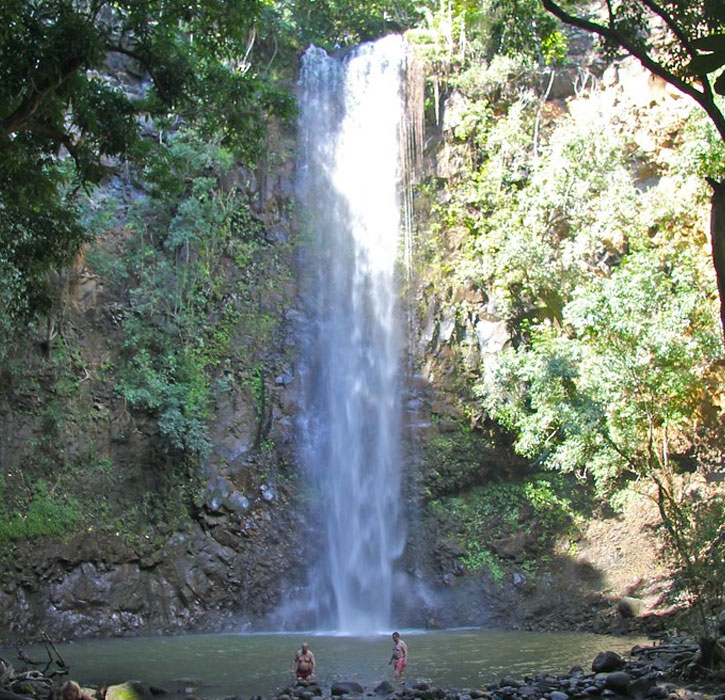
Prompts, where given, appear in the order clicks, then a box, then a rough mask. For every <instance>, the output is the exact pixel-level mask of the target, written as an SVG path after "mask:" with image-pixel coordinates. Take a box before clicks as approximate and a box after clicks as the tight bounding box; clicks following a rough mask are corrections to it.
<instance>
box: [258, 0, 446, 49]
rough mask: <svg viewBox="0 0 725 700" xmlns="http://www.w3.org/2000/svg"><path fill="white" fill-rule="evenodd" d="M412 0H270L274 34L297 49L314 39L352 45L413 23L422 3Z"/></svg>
mask: <svg viewBox="0 0 725 700" xmlns="http://www.w3.org/2000/svg"><path fill="white" fill-rule="evenodd" d="M427 4H432V3H431V2H430V1H428V2H423V3H420V2H412V1H411V0H372V1H371V2H356V1H355V0H315V1H314V2H309V1H307V0H282V1H281V2H270V3H269V5H270V15H271V16H272V17H274V20H275V24H274V25H273V26H274V29H275V31H276V34H277V36H281V37H282V38H283V40H286V41H287V42H289V43H290V44H291V45H292V46H293V47H294V48H295V49H296V50H300V49H302V50H304V49H305V48H306V47H307V46H308V45H309V44H311V43H314V44H316V45H317V46H322V47H323V48H325V49H335V48H340V47H344V46H353V45H355V44H358V43H360V42H362V41H369V40H371V39H376V38H378V37H381V36H384V35H385V34H390V33H392V32H402V31H405V30H406V29H408V28H409V27H411V26H414V25H415V24H416V23H417V22H418V21H419V20H420V16H421V7H422V6H423V7H424V6H425V5H427Z"/></svg>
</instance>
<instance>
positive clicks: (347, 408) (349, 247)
mask: <svg viewBox="0 0 725 700" xmlns="http://www.w3.org/2000/svg"><path fill="white" fill-rule="evenodd" d="M405 61H406V52H405V42H404V40H403V39H402V38H400V37H397V36H389V37H386V38H384V39H381V40H379V41H377V42H375V43H373V44H364V45H362V46H360V47H358V48H357V49H356V50H355V51H354V53H352V54H349V55H348V56H346V57H345V58H343V59H339V60H338V59H335V58H332V57H330V56H328V55H327V54H326V53H325V52H324V51H322V50H321V49H318V48H315V47H311V48H310V49H309V50H308V51H307V53H306V54H305V56H304V59H303V64H302V72H301V77H300V80H299V89H300V116H299V126H300V151H301V155H300V163H299V183H298V184H299V197H300V201H301V203H302V205H303V220H304V226H305V231H306V232H307V233H308V235H309V240H308V245H307V248H306V253H307V261H306V262H307V270H308V273H309V276H308V279H307V282H306V286H305V288H304V294H305V299H306V303H307V310H308V315H309V319H308V322H309V327H308V333H309V337H308V338H307V339H306V340H305V343H306V347H305V348H304V350H303V354H304V355H305V356H306V358H307V359H306V364H305V367H304V369H303V372H302V378H303V392H304V401H305V407H304V415H303V418H302V421H301V426H300V427H301V435H300V441H301V445H302V459H303V462H304V465H305V468H306V470H307V473H308V478H309V484H310V487H311V490H310V501H311V510H312V517H313V518H315V522H316V525H317V527H316V529H315V532H319V536H318V535H315V536H314V541H313V542H307V543H306V545H307V548H308V549H310V550H311V551H312V552H313V556H312V561H311V562H310V577H311V578H310V581H311V583H310V585H309V589H308V591H307V593H306V595H308V596H309V600H310V603H311V607H312V608H313V617H314V619H313V624H314V625H315V626H316V627H317V628H327V629H335V630H337V631H339V632H342V633H356V634H364V633H370V632H374V631H379V630H382V629H384V628H387V627H388V626H389V625H390V624H391V620H390V616H391V607H392V596H393V565H394V563H395V561H396V559H397V558H398V557H399V556H400V554H401V552H402V548H403V544H404V539H405V533H404V531H403V525H402V522H401V518H400V490H401V475H400V471H401V470H400V426H401V416H400V413H401V407H400V393H401V392H400V376H399V370H400V367H399V364H400V355H401V341H402V338H401V335H402V324H401V320H400V318H399V313H398V308H397V289H396V278H397V276H396V260H397V259H398V257H399V249H400V247H401V244H400V243H399V232H400V230H401V228H402V224H403V222H402V221H401V216H400V212H401V201H400V190H401V182H402V179H403V172H402V171H403V165H402V159H401V156H400V153H401V141H403V139H401V133H402V132H403V131H404V129H403V124H404V118H403V117H404V109H405V96H404V92H405V91H404V83H403V80H404V69H405ZM403 247H404V246H403Z"/></svg>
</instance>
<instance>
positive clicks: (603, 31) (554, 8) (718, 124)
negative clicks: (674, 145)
mask: <svg viewBox="0 0 725 700" xmlns="http://www.w3.org/2000/svg"><path fill="white" fill-rule="evenodd" d="M542 2H543V5H544V7H545V8H546V10H547V11H549V12H550V13H551V14H553V15H554V16H555V17H557V18H558V19H559V20H561V21H562V22H564V24H568V25H570V26H572V27H578V28H579V29H583V30H584V31H587V32H590V33H593V34H597V35H599V36H601V37H602V38H604V39H608V40H609V41H611V42H612V43H614V44H616V45H617V46H620V47H621V48H623V49H624V50H625V51H627V52H628V53H629V54H630V55H632V56H634V57H635V58H636V59H637V60H638V61H639V62H640V63H641V64H642V65H643V66H644V67H645V68H646V69H647V70H649V71H650V72H651V73H654V75H656V76H658V77H660V78H662V79H663V80H665V81H666V82H668V83H670V85H673V86H674V87H676V88H677V89H678V90H679V91H680V92H683V93H684V94H685V95H688V96H690V97H692V99H693V100H695V101H696V102H697V103H698V104H699V105H700V106H701V107H702V108H703V109H704V110H705V112H706V113H707V115H708V116H709V117H710V119H711V120H712V122H713V124H714V125H715V128H716V129H717V130H718V133H719V134H720V137H721V138H722V139H723V141H725V117H723V114H722V113H721V112H720V110H719V109H718V108H717V106H716V105H715V102H714V100H713V98H712V92H711V90H710V87H709V86H710V84H709V82H708V79H707V76H706V75H700V76H698V78H699V79H700V81H701V83H702V85H703V86H705V85H707V88H704V87H703V90H702V91H700V90H698V89H697V88H695V87H694V86H693V85H690V84H689V83H688V82H686V81H685V80H683V79H682V78H680V77H678V76H677V75H675V74H674V73H672V72H671V71H669V70H668V69H667V68H665V67H664V66H663V65H661V64H660V63H657V62H656V61H655V60H654V59H653V58H652V57H651V56H650V55H649V54H648V53H647V51H646V50H644V49H643V48H642V47H641V46H638V45H637V44H636V43H635V42H633V41H631V40H630V39H629V38H628V37H627V36H625V35H624V34H622V33H621V32H619V31H617V30H616V29H615V28H613V27H608V26H604V25H602V24H598V23H597V22H591V21H590V20H587V19H584V18H583V17H577V16H575V15H571V14H569V13H568V12H566V11H565V10H564V9H563V8H561V7H560V6H559V5H557V3H556V2H554V0H542Z"/></svg>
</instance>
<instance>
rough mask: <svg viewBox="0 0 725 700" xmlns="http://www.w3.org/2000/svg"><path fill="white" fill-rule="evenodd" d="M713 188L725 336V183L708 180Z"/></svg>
mask: <svg viewBox="0 0 725 700" xmlns="http://www.w3.org/2000/svg"><path fill="white" fill-rule="evenodd" d="M707 181H708V183H709V184H710V187H712V210H711V212H710V236H711V239H712V261H713V263H714V265H715V275H716V277H717V291H718V294H719V295H720V324H721V325H722V330H723V334H725V182H718V181H717V180H713V178H711V177H708V178H707Z"/></svg>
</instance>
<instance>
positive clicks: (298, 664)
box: [292, 642, 315, 680]
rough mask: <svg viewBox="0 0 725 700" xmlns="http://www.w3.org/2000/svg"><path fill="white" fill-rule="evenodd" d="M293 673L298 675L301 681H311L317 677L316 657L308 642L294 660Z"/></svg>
mask: <svg viewBox="0 0 725 700" xmlns="http://www.w3.org/2000/svg"><path fill="white" fill-rule="evenodd" d="M292 673H295V674H297V678H298V679H299V680H311V679H312V678H314V677H315V655H314V654H313V653H312V652H311V651H310V647H309V646H308V644H307V642H304V643H303V644H302V648H301V649H300V650H299V651H298V652H297V653H296V654H295V658H294V659H293V660H292Z"/></svg>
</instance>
